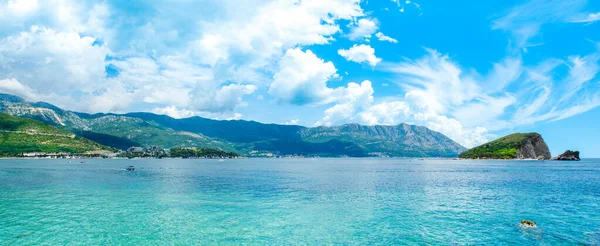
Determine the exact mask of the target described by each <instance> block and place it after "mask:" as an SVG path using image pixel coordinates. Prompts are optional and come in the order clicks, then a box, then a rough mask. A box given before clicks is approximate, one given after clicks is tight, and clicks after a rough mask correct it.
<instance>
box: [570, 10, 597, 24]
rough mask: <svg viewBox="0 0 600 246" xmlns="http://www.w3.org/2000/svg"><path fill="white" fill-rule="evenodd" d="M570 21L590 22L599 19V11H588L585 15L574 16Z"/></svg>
mask: <svg viewBox="0 0 600 246" xmlns="http://www.w3.org/2000/svg"><path fill="white" fill-rule="evenodd" d="M570 21H571V22H576V23H592V22H596V21H600V12H598V13H589V14H588V15H587V16H583V17H575V18H573V19H572V20H570Z"/></svg>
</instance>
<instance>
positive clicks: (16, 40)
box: [0, 26, 109, 91]
mask: <svg viewBox="0 0 600 246" xmlns="http://www.w3.org/2000/svg"><path fill="white" fill-rule="evenodd" d="M94 41H95V39H94V38H92V37H89V36H80V35H79V34H78V33H76V32H57V31H55V30H53V29H48V28H44V27H38V26H33V27H31V29H30V30H29V31H27V32H21V33H19V34H16V35H13V36H8V37H5V38H2V39H0V53H2V56H3V59H2V60H0V77H15V78H16V79H18V80H19V81H21V82H22V83H26V84H27V85H28V86H29V87H31V88H35V89H36V90H40V91H46V90H53V89H58V90H72V89H81V90H85V91H90V90H92V89H93V88H94V86H95V85H96V84H97V82H98V81H99V80H101V79H102V78H103V77H104V73H105V70H104V59H105V57H106V56H107V55H108V53H109V51H108V49H106V48H105V47H99V46H94V45H92V44H93V43H94ZM57 87H62V88H57Z"/></svg>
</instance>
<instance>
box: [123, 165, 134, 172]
mask: <svg viewBox="0 0 600 246" xmlns="http://www.w3.org/2000/svg"><path fill="white" fill-rule="evenodd" d="M125 170H127V171H133V170H135V167H133V166H128V167H127V168H125Z"/></svg>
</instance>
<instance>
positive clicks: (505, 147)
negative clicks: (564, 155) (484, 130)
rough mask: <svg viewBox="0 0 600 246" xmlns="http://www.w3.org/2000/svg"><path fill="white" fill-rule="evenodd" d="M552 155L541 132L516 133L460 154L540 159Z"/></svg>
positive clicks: (472, 157)
mask: <svg viewBox="0 0 600 246" xmlns="http://www.w3.org/2000/svg"><path fill="white" fill-rule="evenodd" d="M551 157H552V156H551V155H550V150H549V149H548V145H547V144H546V142H545V141H544V139H543V138H542V135H540V134H539V133H535V132H531V133H514V134H510V135H507V136H504V137H501V138H499V139H496V140H494V141H491V142H489V143H485V144H482V145H480V146H477V147H475V148H472V149H469V150H467V151H465V152H463V153H461V154H460V155H459V158H463V159H540V160H549V159H550V158H551Z"/></svg>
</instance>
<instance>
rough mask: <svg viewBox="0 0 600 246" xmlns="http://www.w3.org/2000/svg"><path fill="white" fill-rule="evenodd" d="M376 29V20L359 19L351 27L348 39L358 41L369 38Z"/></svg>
mask: <svg viewBox="0 0 600 246" xmlns="http://www.w3.org/2000/svg"><path fill="white" fill-rule="evenodd" d="M377 29H378V27H377V20H375V19H368V18H363V19H360V20H358V22H357V23H356V24H355V25H354V26H352V30H351V31H350V34H348V39H350V40H359V39H363V38H371V36H372V35H373V33H375V32H376V31H377Z"/></svg>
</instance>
